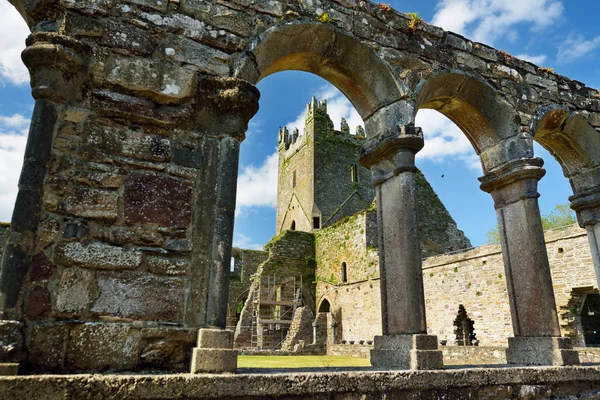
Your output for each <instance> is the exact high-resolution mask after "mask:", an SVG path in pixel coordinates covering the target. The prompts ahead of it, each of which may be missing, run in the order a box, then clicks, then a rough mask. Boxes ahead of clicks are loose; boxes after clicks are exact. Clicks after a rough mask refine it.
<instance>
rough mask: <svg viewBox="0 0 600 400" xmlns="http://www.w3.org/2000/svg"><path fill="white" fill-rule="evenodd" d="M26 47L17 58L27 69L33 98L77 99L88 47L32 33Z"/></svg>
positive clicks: (68, 39) (52, 35)
mask: <svg viewBox="0 0 600 400" xmlns="http://www.w3.org/2000/svg"><path fill="white" fill-rule="evenodd" d="M26 44H27V47H26V48H25V50H23V53H22V54H21V58H22V59H23V62H24V63H25V65H26V66H27V68H28V69H29V73H30V75H31V88H32V89H31V94H32V96H33V97H34V98H35V99H48V100H52V101H56V102H65V101H69V100H74V99H77V98H79V97H80V96H81V93H82V87H83V86H84V85H83V83H84V76H85V73H84V71H85V69H86V66H87V61H88V57H89V56H90V55H91V48H90V46H89V45H87V44H86V43H84V42H82V41H79V40H76V39H73V38H71V37H69V36H65V35H61V34H58V33H53V32H36V33H32V34H31V35H29V37H28V38H27V40H26Z"/></svg>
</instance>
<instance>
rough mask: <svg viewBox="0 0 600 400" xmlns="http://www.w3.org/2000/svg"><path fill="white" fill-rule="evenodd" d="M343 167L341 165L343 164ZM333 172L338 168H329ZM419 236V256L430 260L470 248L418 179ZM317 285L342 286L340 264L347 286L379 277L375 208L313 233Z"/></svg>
mask: <svg viewBox="0 0 600 400" xmlns="http://www.w3.org/2000/svg"><path fill="white" fill-rule="evenodd" d="M342 165H343V164H342ZM332 168H337V166H336V165H332ZM416 176H417V185H418V186H417V198H418V200H419V204H420V205H421V206H420V207H419V209H418V212H419V234H420V240H421V248H422V252H423V254H424V255H425V256H431V255H435V254H440V253H446V252H449V251H455V250H458V249H464V248H468V247H470V246H471V242H470V241H469V239H467V238H466V237H465V235H464V233H463V232H462V231H461V230H459V229H458V228H457V226H456V223H455V222H454V220H453V219H452V217H451V216H450V214H449V213H448V211H447V210H446V208H445V207H444V205H443V204H442V202H441V201H440V199H439V198H438V196H437V195H436V194H435V192H434V191H433V189H432V188H431V186H430V185H429V183H428V182H427V180H426V179H425V177H424V176H423V175H422V174H421V173H418V174H417V175H416ZM315 238H316V239H315V240H316V260H317V270H316V277H317V281H325V282H329V283H332V284H341V283H344V282H343V281H342V264H343V263H346V282H348V283H352V282H357V281H363V280H367V279H372V278H375V277H378V276H379V259H378V253H377V215H376V212H375V210H374V208H371V209H368V210H365V211H361V212H359V213H356V214H354V215H351V216H347V217H345V218H344V219H342V220H340V221H339V222H338V223H336V224H333V225H332V226H330V227H327V228H324V229H322V230H321V231H319V232H315Z"/></svg>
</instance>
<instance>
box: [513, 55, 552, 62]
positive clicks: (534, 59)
mask: <svg viewBox="0 0 600 400" xmlns="http://www.w3.org/2000/svg"><path fill="white" fill-rule="evenodd" d="M515 57H517V58H520V59H521V60H525V61H529V62H531V63H534V64H535V65H542V64H544V62H546V58H548V57H546V55H545V54H538V55H534V54H517V55H515Z"/></svg>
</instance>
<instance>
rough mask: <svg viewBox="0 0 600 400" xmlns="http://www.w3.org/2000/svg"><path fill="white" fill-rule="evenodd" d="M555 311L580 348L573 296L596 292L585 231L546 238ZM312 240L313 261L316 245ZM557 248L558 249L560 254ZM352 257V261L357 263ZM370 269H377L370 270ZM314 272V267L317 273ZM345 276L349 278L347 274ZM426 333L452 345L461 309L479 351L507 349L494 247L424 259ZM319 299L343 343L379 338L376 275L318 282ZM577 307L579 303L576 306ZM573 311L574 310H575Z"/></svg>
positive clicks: (500, 267)
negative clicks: (337, 318) (326, 306)
mask: <svg viewBox="0 0 600 400" xmlns="http://www.w3.org/2000/svg"><path fill="white" fill-rule="evenodd" d="M545 236H546V248H547V251H548V255H549V259H550V267H551V271H552V280H553V285H554V291H555V296H556V303H557V311H558V313H559V320H560V322H561V330H562V334H563V335H568V336H572V337H574V339H575V344H576V345H582V338H581V336H580V335H579V336H577V332H576V330H575V328H574V326H573V323H572V322H571V315H570V314H569V310H570V309H572V307H573V305H572V303H570V301H572V294H573V291H574V289H575V291H577V290H576V289H577V288H581V289H582V290H584V291H585V292H593V291H594V290H597V282H596V277H595V275H594V268H593V263H592V258H591V255H590V252H589V246H588V243H587V236H586V231H585V230H583V229H580V228H578V227H577V226H571V227H568V228H567V229H563V230H551V231H547V232H546V233H545ZM321 237H322V236H320V235H317V256H319V254H320V253H319V249H320V245H321V242H320V240H321ZM559 249H562V250H561V251H560V252H559ZM359 257H360V253H357V254H356V255H354V256H353V258H359ZM373 268H377V265H374V266H373ZM317 271H319V268H318V269H317ZM349 276H352V275H351V273H350V272H349ZM423 281H424V288H425V302H426V316H427V330H428V333H429V334H432V335H437V336H438V339H440V340H447V341H448V346H452V345H454V339H455V335H454V325H453V322H454V319H455V318H456V314H457V312H458V306H459V305H460V304H462V305H464V306H465V308H466V310H467V313H468V315H469V318H471V319H472V320H473V321H474V322H475V333H476V335H477V339H479V340H480V344H481V346H506V345H507V338H508V337H510V336H513V331H512V321H511V316H510V308H509V304H508V295H507V292H506V281H505V277H504V263H503V260H502V253H501V251H500V246H498V245H485V246H481V247H478V248H475V249H472V250H468V251H464V252H459V253H456V254H449V255H440V256H433V257H429V258H427V259H425V260H424V262H423ZM317 295H318V297H319V299H322V298H327V299H328V300H329V302H330V303H331V307H332V313H333V315H340V316H341V323H339V325H338V326H339V327H340V329H341V330H342V339H344V340H355V341H358V340H372V337H373V336H374V335H378V334H380V333H381V311H380V310H381V301H380V286H379V279H378V276H371V277H370V279H368V280H365V281H359V282H349V283H348V284H346V285H342V284H340V283H339V282H334V283H329V282H326V281H319V282H318V286H317ZM577 304H578V306H579V307H581V305H582V304H581V302H580V303H577ZM576 306H577V305H576Z"/></svg>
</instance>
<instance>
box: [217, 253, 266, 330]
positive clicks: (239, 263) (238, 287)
mask: <svg viewBox="0 0 600 400" xmlns="http://www.w3.org/2000/svg"><path fill="white" fill-rule="evenodd" d="M234 253H235V254H234V258H235V262H234V271H233V272H232V273H231V274H230V276H229V297H228V306H227V327H228V328H229V329H235V325H236V324H237V321H238V317H237V308H238V303H239V302H240V301H244V302H245V300H246V298H247V297H248V291H249V289H250V285H251V284H252V276H253V275H254V274H255V273H256V271H257V270H258V268H259V266H260V264H262V263H263V262H265V261H266V260H267V258H268V257H269V253H268V252H266V251H262V250H245V249H234Z"/></svg>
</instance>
